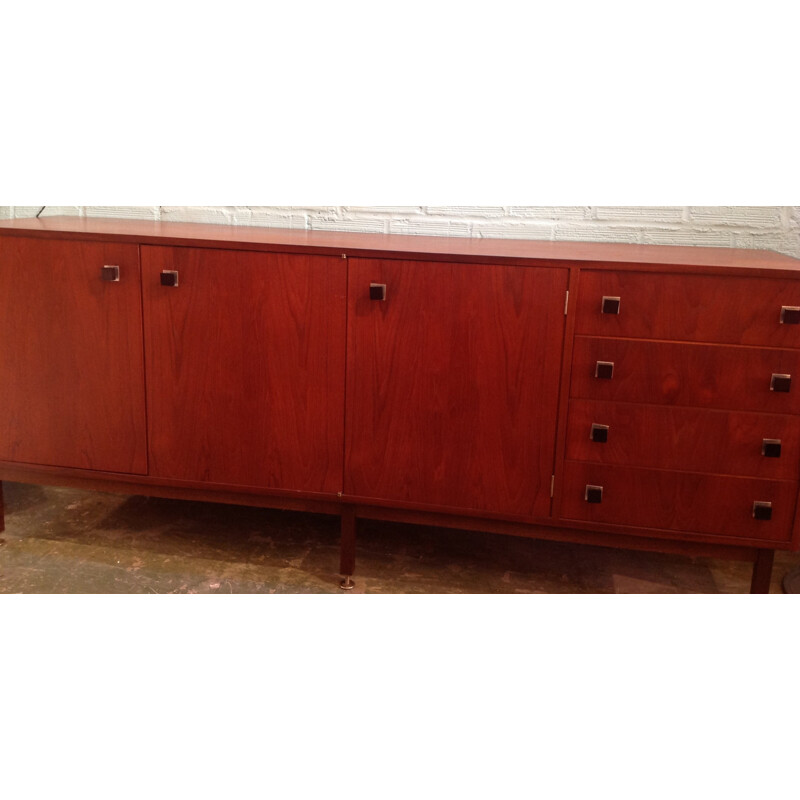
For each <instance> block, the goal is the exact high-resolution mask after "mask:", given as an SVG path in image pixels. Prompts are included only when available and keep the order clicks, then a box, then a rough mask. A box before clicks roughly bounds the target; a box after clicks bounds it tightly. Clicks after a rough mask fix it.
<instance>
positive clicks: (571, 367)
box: [0, 218, 800, 591]
mask: <svg viewBox="0 0 800 800" xmlns="http://www.w3.org/2000/svg"><path fill="white" fill-rule="evenodd" d="M138 245H144V247H143V248H142V249H143V251H144V252H145V259H146V262H147V268H146V270H145V274H144V290H143V291H144V310H143V309H142V305H141V302H140V295H139V291H140V289H139V288H138V279H139V272H138V247H137V246H138ZM31 254H33V255H34V256H36V257H34V258H33V259H31V258H30V256H31ZM98 254H99V256H100V262H99V263H98V262H97V258H98ZM331 256H333V257H331ZM342 256H350V257H351V258H350V262H351V263H350V268H349V276H350V283H349V296H348V292H347V289H346V287H347V286H348V283H347V275H348V261H347V260H346V259H343V258H342ZM352 256H359V257H358V258H352ZM397 259H399V260H397ZM31 260H32V261H33V262H35V263H36V264H38V266H35V267H34V268H29V266H28V262H30V261H31ZM105 264H118V265H121V266H122V267H123V270H122V280H121V282H120V283H118V284H116V283H103V282H102V281H100V279H99V269H100V267H101V266H103V265H105ZM9 265H11V266H10V267H9ZM130 265H132V270H133V271H131V268H130ZM90 267H91V268H90ZM587 267H588V270H587ZM567 268H569V269H567ZM165 269H176V270H178V271H179V274H180V285H179V287H178V288H176V289H173V288H167V287H163V286H161V283H160V280H159V275H160V272H161V270H165ZM95 271H96V272H95ZM568 272H569V274H570V276H571V277H570V284H569V287H570V292H571V301H570V302H571V306H572V308H571V311H570V316H569V317H568V319H567V325H566V327H565V324H564V315H563V310H564V290H565V289H566V287H567V273H568ZM90 273H91V276H90ZM131 275H132V276H133V277H131V278H129V276H131ZM89 277H93V278H94V279H95V282H91V281H90V282H89V288H88V289H87V283H86V280H87V278H89ZM52 278H55V279H56V280H50V279H52ZM59 278H60V280H59ZM43 279H44V280H43ZM798 279H800V261H798V260H796V259H792V258H789V257H786V256H780V255H778V254H774V253H766V252H764V251H742V250H738V251H731V250H721V249H714V248H674V247H673V248H666V247H641V246H630V245H613V244H608V245H598V244H594V243H551V242H547V243H536V242H527V241H508V240H503V241H498V240H480V239H447V238H438V237H406V236H383V235H364V234H350V233H338V232H320V231H279V230H270V229H258V228H251V229H248V228H240V227H226V226H213V225H194V224H174V223H172V224H170V223H152V222H143V221H120V220H96V219H79V218H62V219H54V218H48V219H42V220H32V221H27V220H26V221H11V222H6V223H0V342H2V344H3V347H2V349H0V380H3V383H2V384H0V385H1V386H2V389H3V391H2V392H0V479H3V478H5V479H11V480H31V481H34V482H37V483H56V484H64V485H73V486H94V487H96V488H101V489H106V490H116V491H131V492H140V493H145V494H154V495H158V496H168V497H169V496H171V497H190V498H194V499H207V500H219V501H220V502H232V503H246V504H252V505H264V506H270V507H281V508H292V509H298V510H301V509H302V510H314V511H320V512H322V513H333V514H339V515H341V518H342V549H341V557H342V560H341V564H340V566H341V568H342V572H343V573H344V574H352V572H353V569H354V566H355V529H356V524H355V523H356V518H357V516H365V517H372V518H378V519H403V520H407V521H416V522H427V523H429V524H440V525H446V526H451V527H464V528H469V529H473V530H474V529H485V530H491V531H495V532H499V533H510V534H514V535H522V536H536V537H543V538H551V539H557V540H564V541H583V542H593V543H596V544H606V545H610V546H626V547H635V548H640V549H652V550H664V551H669V552H675V551H680V552H686V553H700V552H703V553H706V552H708V553H712V551H713V553H715V554H716V553H718V554H720V555H722V554H726V555H729V556H730V557H736V558H748V559H750V560H754V563H755V566H754V573H753V590H754V591H761V590H763V588H764V586H765V585H766V586H767V588H768V584H769V569H768V567H769V564H768V562H770V563H771V550H772V548H782V549H787V548H789V547H792V546H793V545H794V546H797V544H798V543H800V525H798V521H797V518H796V517H795V506H796V502H797V495H798V488H799V483H798V474H799V473H800V459H798V455H797V454H798V447H800V441H799V440H800V431H798V425H799V424H800V423H799V422H798V419H799V418H798V412H799V411H800V400H799V399H798V394H800V326H787V325H780V322H779V314H780V307H781V306H782V305H800V298H798V291H797V290H796V287H797V286H798V285H800V284H798V283H797V280H798ZM48 282H49V284H50V285H49V286H48ZM371 282H374V283H385V284H387V289H388V297H387V300H386V301H385V302H382V301H370V300H369V299H368V287H369V283H371ZM43 286H44V288H42V287H43ZM114 292H116V293H115V294H114ZM603 295H610V296H619V297H621V299H622V300H621V302H622V304H621V313H620V315H619V316H616V315H601V314H600V313H599V310H600V309H599V306H600V299H601V297H602V296H603ZM115 303H116V305H115ZM143 311H144V321H145V331H146V336H147V341H146V354H147V368H148V370H149V372H148V392H147V395H148V400H149V408H148V412H149V434H150V445H151V453H152V456H151V466H152V469H151V472H150V475H149V476H146V475H143V474H140V475H136V474H133V473H135V472H141V473H144V472H145V471H146V469H147V460H146V456H145V450H144V445H145V423H144V402H143V400H144V388H143V371H142V359H143V342H142V333H141V323H142V318H141V317H142V312H143ZM348 317H349V324H348V323H347V320H348ZM573 332H576V333H578V334H580V335H578V336H575V337H573ZM346 336H347V348H345V337H346ZM565 342H566V347H564V346H563V345H564V343H565ZM7 343H10V345H9V346H7ZM741 345H748V346H741ZM756 345H757V346H759V347H760V349H759V347H757V346H756ZM345 349H347V357H348V358H347V379H346V385H347V399H346V403H345V393H344V388H345V377H344V376H345ZM42 353H45V354H47V355H48V357H47V358H42V357H41V355H42ZM111 354H114V355H115V356H116V357H120V354H122V355H121V357H120V360H119V361H118V362H116V361H114V360H113V359H110V358H109V357H110V355H111ZM598 360H600V361H613V362H614V363H615V373H614V377H613V379H612V380H610V381H602V380H598V379H596V378H594V377H593V375H594V367H595V362H596V361H598ZM772 373H779V374H780V373H788V374H791V375H793V378H794V379H795V383H796V385H795V386H793V389H792V391H791V392H790V393H789V394H780V393H775V392H770V391H769V379H770V376H771V375H772ZM559 375H560V376H561V383H560V384H559ZM559 387H560V388H559ZM570 396H571V398H572V399H569V398H570ZM568 409H569V414H568V413H567V410H568ZM56 412H57V413H56ZM345 412H346V421H347V429H346V431H347V432H346V437H345V430H344V418H345ZM600 414H602V415H603V418H602V419H601V418H600V417H599V416H598V415H600ZM591 422H598V423H601V424H609V425H611V433H610V436H609V443H608V444H607V445H596V444H594V443H592V442H590V441H589V430H588V428H589V426H590V425H591ZM90 423H91V424H90ZM119 431H122V433H121V434H120V433H119ZM556 437H557V442H558V443H557V445H556ZM763 438H778V439H781V440H782V444H783V452H782V457H781V459H766V458H763V457H762V456H761V453H760V448H761V441H762V439H763ZM37 447H38V448H39V449H37ZM565 454H566V457H567V458H568V459H569V460H566V461H565V460H564V458H565ZM343 456H344V459H345V465H344V466H345V469H344V470H343V466H342V458H343ZM574 459H578V460H574ZM48 464H50V465H54V466H46V465H48ZM656 467H658V469H656ZM553 471H555V472H556V477H557V480H556V485H555V492H556V494H555V500H554V501H553V504H552V509H553V510H554V511H555V512H556V515H555V516H551V501H550V476H551V474H552V473H553ZM701 473H703V474H701ZM742 476H748V477H742ZM587 483H591V484H596V485H602V486H604V497H603V503H601V504H599V505H589V504H587V503H586V502H585V501H584V499H583V497H584V490H585V485H586V484H587ZM1 489H2V485H1V484H0V521H1V520H2V510H3V509H2V491H1ZM343 491H344V493H345V494H344V496H342V497H337V495H338V494H339V493H340V492H343ZM754 500H761V501H770V502H772V503H773V519H772V520H771V521H769V522H758V521H755V520H754V519H753V517H752V504H753V501H754ZM559 511H560V514H561V516H560V517H559V516H558V512H559ZM793 532H794V541H792V535H793ZM755 548H759V551H756V549H755ZM761 548H769V549H768V550H766V551H764V552H760V549H761Z"/></svg>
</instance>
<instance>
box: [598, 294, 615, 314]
mask: <svg viewBox="0 0 800 800" xmlns="http://www.w3.org/2000/svg"><path fill="white" fill-rule="evenodd" d="M601 313H603V314H619V297H604V298H603V304H602V312H601Z"/></svg>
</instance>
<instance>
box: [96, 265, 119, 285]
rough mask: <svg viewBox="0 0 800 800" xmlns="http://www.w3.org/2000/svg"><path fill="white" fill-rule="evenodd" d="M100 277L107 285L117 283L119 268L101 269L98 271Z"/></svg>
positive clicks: (106, 267)
mask: <svg viewBox="0 0 800 800" xmlns="http://www.w3.org/2000/svg"><path fill="white" fill-rule="evenodd" d="M100 277H101V278H102V279H103V280H104V281H108V282H109V283H119V267H117V266H113V267H110V266H105V267H103V269H102V270H100Z"/></svg>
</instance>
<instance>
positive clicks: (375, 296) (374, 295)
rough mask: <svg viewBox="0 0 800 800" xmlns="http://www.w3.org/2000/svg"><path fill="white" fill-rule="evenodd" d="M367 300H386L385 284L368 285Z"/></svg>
mask: <svg viewBox="0 0 800 800" xmlns="http://www.w3.org/2000/svg"><path fill="white" fill-rule="evenodd" d="M369 299H370V300H385V299H386V284H385V283H371V284H370V285H369Z"/></svg>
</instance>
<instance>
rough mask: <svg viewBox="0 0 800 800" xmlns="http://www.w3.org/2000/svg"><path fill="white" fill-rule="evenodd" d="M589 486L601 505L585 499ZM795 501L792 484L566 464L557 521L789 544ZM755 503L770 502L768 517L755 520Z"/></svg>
mask: <svg viewBox="0 0 800 800" xmlns="http://www.w3.org/2000/svg"><path fill="white" fill-rule="evenodd" d="M587 486H592V487H602V496H601V498H600V502H595V503H590V502H588V501H587V499H586V489H587ZM796 499H797V484H796V483H794V482H792V481H766V480H759V479H757V478H728V477H720V476H716V475H700V474H697V473H690V472H667V471H662V470H652V469H636V468H633V467H610V466H599V465H596V464H583V463H577V462H572V461H568V462H566V465H565V472H564V489H563V495H562V503H561V517H562V519H563V520H565V521H568V520H579V521H584V522H590V523H606V524H611V525H624V526H630V527H635V528H649V529H658V530H670V531H681V532H687V533H688V532H696V533H704V534H710V535H714V536H725V537H734V538H744V539H759V540H764V541H773V542H788V541H790V540H791V538H792V521H793V518H794V508H795V503H796ZM756 502H758V503H771V504H772V508H771V519H769V520H764V519H755V518H754V516H753V504H754V503H756Z"/></svg>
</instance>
